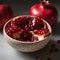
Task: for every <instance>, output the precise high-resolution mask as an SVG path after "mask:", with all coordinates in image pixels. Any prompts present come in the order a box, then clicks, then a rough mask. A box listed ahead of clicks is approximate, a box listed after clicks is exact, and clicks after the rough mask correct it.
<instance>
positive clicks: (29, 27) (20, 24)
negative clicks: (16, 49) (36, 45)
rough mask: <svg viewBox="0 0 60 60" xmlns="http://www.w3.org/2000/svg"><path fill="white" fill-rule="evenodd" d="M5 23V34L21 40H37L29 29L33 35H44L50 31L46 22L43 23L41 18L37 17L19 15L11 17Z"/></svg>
mask: <svg viewBox="0 0 60 60" xmlns="http://www.w3.org/2000/svg"><path fill="white" fill-rule="evenodd" d="M7 25H8V26H7V28H6V32H7V34H8V35H9V36H10V37H12V38H14V39H16V40H21V41H38V40H39V39H38V37H34V35H33V34H32V33H31V31H32V32H33V33H34V34H35V35H43V36H44V37H46V36H47V35H49V33H50V32H49V29H48V28H47V24H44V22H43V20H42V19H41V18H38V17H35V18H33V17H30V16H19V17H16V18H13V19H12V20H11V21H10V23H8V24H7ZM47 33H48V34H47Z"/></svg>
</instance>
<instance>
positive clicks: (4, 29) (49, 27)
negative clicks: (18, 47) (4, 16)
mask: <svg viewBox="0 0 60 60" xmlns="http://www.w3.org/2000/svg"><path fill="white" fill-rule="evenodd" d="M22 16H30V15H22ZM19 17H20V16H17V17H14V18H12V19H10V20H9V21H8V22H7V23H6V24H5V25H4V28H3V32H4V34H5V36H7V37H8V38H9V39H10V40H12V41H14V42H19V43H36V42H34V41H32V42H25V41H17V40H16V39H13V38H11V37H10V36H8V34H7V33H6V27H7V24H9V23H10V22H11V20H13V19H17V18H19ZM30 17H32V18H34V16H30ZM42 20H43V22H44V23H46V24H47V27H48V29H49V31H50V33H52V29H51V26H50V25H49V23H48V22H46V21H45V20H44V19H42ZM50 35H51V34H50ZM50 35H49V36H50ZM46 38H48V36H47V37H45V38H44V40H45V39H46ZM39 41H40V40H39ZM39 41H37V42H39ZM42 41H43V40H42Z"/></svg>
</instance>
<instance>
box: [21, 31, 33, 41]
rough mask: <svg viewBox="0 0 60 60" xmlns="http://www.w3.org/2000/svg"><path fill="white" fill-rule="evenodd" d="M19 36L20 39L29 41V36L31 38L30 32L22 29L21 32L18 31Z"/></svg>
mask: <svg viewBox="0 0 60 60" xmlns="http://www.w3.org/2000/svg"><path fill="white" fill-rule="evenodd" d="M20 38H21V40H22V41H27V40H29V41H31V38H32V34H31V33H30V32H28V31H26V30H23V31H22V32H21V33H20Z"/></svg>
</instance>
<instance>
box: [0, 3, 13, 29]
mask: <svg viewBox="0 0 60 60" xmlns="http://www.w3.org/2000/svg"><path fill="white" fill-rule="evenodd" d="M12 17H13V12H12V9H11V8H10V7H9V6H8V5H7V4H2V3H1V4H0V29H2V28H3V26H4V24H5V23H6V22H7V21H8V20H9V19H10V18H12Z"/></svg>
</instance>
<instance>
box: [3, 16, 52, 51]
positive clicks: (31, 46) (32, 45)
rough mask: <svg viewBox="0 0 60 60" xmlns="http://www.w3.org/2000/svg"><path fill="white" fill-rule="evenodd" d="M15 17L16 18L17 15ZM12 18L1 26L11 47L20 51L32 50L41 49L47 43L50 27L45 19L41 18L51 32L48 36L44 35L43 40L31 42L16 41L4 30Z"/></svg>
mask: <svg viewBox="0 0 60 60" xmlns="http://www.w3.org/2000/svg"><path fill="white" fill-rule="evenodd" d="M23 16H26V15H23ZM15 18H18V16H17V17H15ZM12 19H13V18H12ZM12 19H10V20H9V21H8V22H7V23H6V24H5V26H4V28H3V33H4V36H5V38H6V40H7V42H8V43H9V45H11V46H12V47H13V48H15V49H16V50H18V51H21V52H34V51H37V50H40V49H42V48H43V47H45V46H46V45H47V43H48V42H49V40H50V38H51V35H52V29H51V26H50V25H49V24H48V23H47V22H46V21H45V20H43V21H44V22H45V23H46V24H47V26H48V29H49V31H50V32H51V34H50V35H49V36H47V37H45V38H44V39H43V40H41V41H38V42H34V41H33V42H23V41H17V40H15V39H13V38H11V37H10V36H8V34H7V33H6V31H5V27H6V25H7V24H8V23H9V22H10V21H11V20H12Z"/></svg>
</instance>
